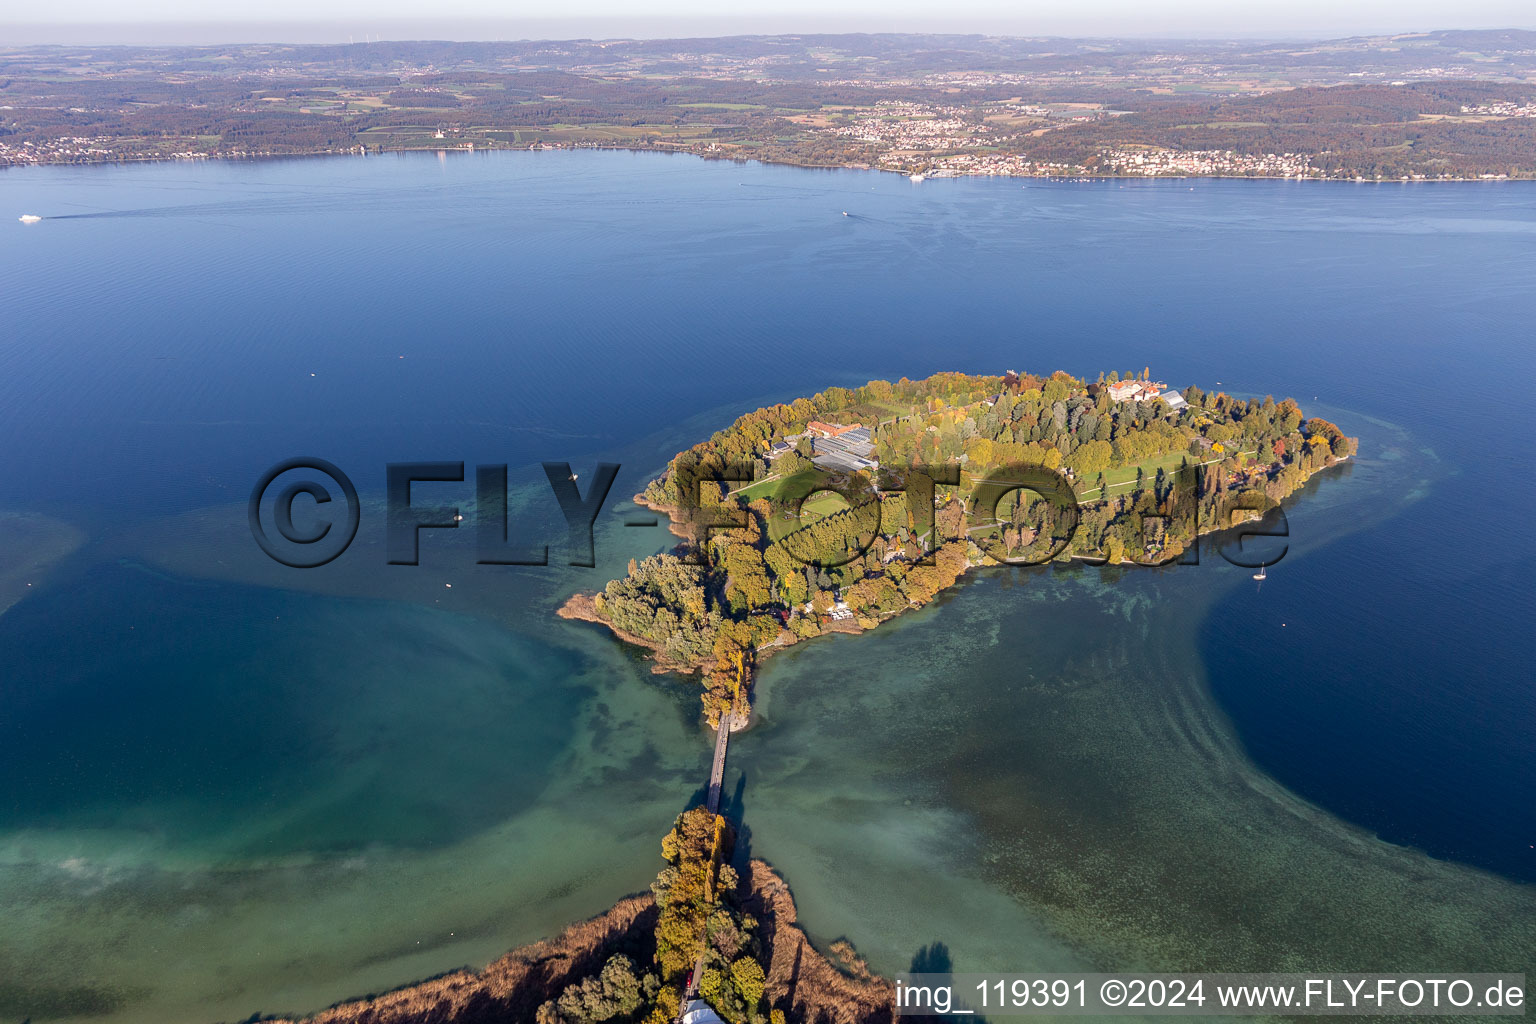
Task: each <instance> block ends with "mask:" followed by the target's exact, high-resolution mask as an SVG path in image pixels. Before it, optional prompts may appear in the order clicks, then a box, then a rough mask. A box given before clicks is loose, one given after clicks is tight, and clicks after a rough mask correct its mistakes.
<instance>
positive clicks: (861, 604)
mask: <svg viewBox="0 0 1536 1024" xmlns="http://www.w3.org/2000/svg"><path fill="white" fill-rule="evenodd" d="M1357 448H1358V441H1357V439H1356V438H1352V437H1348V436H1346V435H1345V434H1344V433H1343V431H1341V430H1340V429H1339V427H1338V426H1336V425H1335V424H1333V423H1331V422H1329V421H1328V420H1325V419H1322V418H1319V417H1311V418H1308V417H1307V416H1306V415H1305V414H1304V413H1303V412H1302V410H1301V407H1300V406H1299V405H1298V404H1297V403H1296V402H1295V401H1294V400H1292V399H1289V398H1287V399H1283V400H1280V401H1276V400H1275V399H1274V398H1272V397H1264V398H1248V399H1244V398H1237V397H1233V396H1231V395H1228V394H1226V393H1223V392H1219V391H1218V392H1207V391H1205V390H1203V389H1202V388H1200V387H1198V386H1193V385H1191V386H1189V387H1186V388H1184V389H1182V390H1178V389H1175V388H1171V387H1169V386H1168V385H1167V384H1165V383H1163V382H1162V381H1155V380H1153V379H1152V375H1151V372H1150V368H1143V369H1142V370H1141V371H1140V372H1139V373H1137V372H1128V373H1120V372H1110V373H1107V374H1100V375H1099V376H1098V378H1097V379H1095V380H1091V381H1090V380H1085V379H1081V378H1078V377H1074V376H1072V375H1071V374H1068V373H1066V372H1063V371H1057V372H1055V373H1052V374H1049V375H1048V376H1037V375H1034V374H1020V373H1016V372H1013V371H1009V372H1007V373H1004V374H1001V375H995V376H988V375H970V374H965V373H958V372H946V373H938V374H935V375H933V376H931V377H928V378H927V379H925V380H915V381H914V380H908V379H906V378H902V379H901V380H899V381H896V382H894V383H893V382H890V381H870V382H869V383H868V384H865V385H864V386H862V387H859V388H855V389H850V388H842V387H834V388H828V389H827V390H825V391H822V392H820V393H818V394H815V395H812V396H810V397H809V398H797V399H795V400H794V401H793V402H789V403H781V404H778V405H774V406H772V407H769V408H762V409H757V410H755V411H753V412H750V413H746V414H744V415H742V416H740V417H738V418H737V419H736V421H735V422H734V423H732V424H731V425H730V426H728V427H726V428H725V429H723V430H721V431H719V432H717V433H716V434H714V435H713V436H712V437H710V438H709V439H708V440H707V441H702V442H700V443H698V444H696V445H694V446H693V447H691V448H689V449H687V450H686V451H683V452H679V453H678V454H677V455H675V456H674V457H673V458H672V460H671V461H670V462H669V464H668V466H667V469H666V471H665V472H664V473H663V474H662V475H661V476H660V477H658V478H657V479H656V480H653V481H652V482H651V483H650V484H649V486H647V488H646V489H645V492H644V493H643V494H640V495H637V496H636V501H637V502H639V503H641V504H644V505H646V506H649V507H650V508H653V509H655V510H657V511H660V512H665V513H666V514H667V515H668V516H669V517H670V520H671V524H672V529H673V532H674V533H675V534H677V535H678V536H679V537H680V538H681V542H680V543H679V544H678V545H677V547H676V548H674V549H673V550H672V551H667V552H662V553H659V554H656V555H652V556H651V557H649V558H646V559H644V560H643V561H631V562H630V564H629V571H628V573H627V574H626V575H625V576H624V577H623V578H622V579H617V580H613V581H612V582H610V583H608V584H607V586H606V587H604V588H603V589H602V590H601V591H600V592H597V593H581V594H576V595H575V596H573V597H572V598H571V599H570V600H569V601H567V602H566V604H565V605H564V606H563V607H562V608H561V609H560V614H561V615H562V616H564V617H566V618H572V619H582V620H586V621H590V622H595V623H599V624H601V625H603V626H605V627H607V628H608V629H610V630H612V631H613V633H614V634H615V635H617V636H618V637H620V638H621V639H623V640H625V641H627V642H629V643H631V644H635V645H637V646H640V647H643V648H645V649H646V650H647V651H648V656H649V657H650V658H652V659H653V661H654V664H655V666H656V669H657V670H658V671H672V672H677V673H680V674H691V675H696V676H697V677H698V678H700V679H701V681H702V684H703V697H702V699H703V705H704V713H705V717H706V719H707V720H708V721H709V722H710V724H711V725H718V724H719V723H720V722H721V721H722V719H726V718H728V719H729V721H730V723H731V728H739V727H741V726H743V725H745V723H746V722H747V721H748V720H749V718H750V710H751V708H750V699H751V686H750V679H751V672H752V667H753V666H754V665H756V663H757V662H759V661H760V660H761V659H763V658H765V657H767V656H769V655H771V654H772V653H774V652H775V651H778V650H782V649H784V648H787V647H789V646H792V645H794V644H797V643H800V642H802V641H806V640H811V639H814V638H816V637H818V636H823V635H827V634H829V633H857V632H863V631H865V630H869V629H873V628H875V627H877V626H878V625H880V623H882V622H885V621H888V620H890V619H892V618H894V617H895V616H897V615H900V614H901V613H902V612H905V611H908V610H910V609H914V608H921V607H923V606H924V605H926V604H928V603H929V602H931V601H932V600H933V599H934V598H935V597H936V596H937V595H938V594H940V593H942V592H943V591H945V590H946V589H948V588H949V587H951V586H953V585H954V584H955V582H956V581H957V580H958V579H959V578H960V577H961V576H963V575H965V574H966V573H967V572H970V571H971V570H972V569H976V568H979V567H984V566H1000V565H1009V564H1012V565H1023V566H1038V565H1043V564H1045V563H1047V562H1052V561H1058V562H1064V561H1083V562H1088V563H1092V564H1098V565H1108V566H1119V565H1130V564H1136V565H1147V566H1160V565H1170V564H1174V563H1177V562H1179V561H1180V560H1182V559H1184V557H1185V555H1186V552H1187V551H1188V549H1189V548H1190V547H1191V546H1192V545H1193V544H1195V543H1196V542H1197V538H1198V537H1199V536H1200V535H1202V534H1205V533H1211V532H1213V531H1217V530H1223V529H1228V528H1231V527H1233V526H1237V525H1241V524H1242V523H1243V522H1244V521H1245V520H1250V519H1256V518H1261V517H1262V516H1264V515H1265V514H1266V513H1267V512H1268V511H1269V510H1271V509H1273V508H1275V507H1276V506H1277V505H1278V503H1279V502H1280V501H1281V500H1282V499H1284V498H1285V497H1286V496H1287V495H1289V494H1291V493H1292V492H1294V491H1295V490H1296V489H1297V488H1299V487H1301V486H1302V484H1304V483H1305V482H1306V481H1307V480H1308V479H1309V478H1310V477H1311V476H1312V475H1313V474H1315V473H1317V472H1318V471H1320V470H1322V469H1326V468H1327V467H1330V466H1333V465H1335V464H1337V463H1338V462H1340V461H1341V460H1344V459H1348V458H1350V457H1351V456H1352V455H1354V454H1355V453H1356V451H1357Z"/></svg>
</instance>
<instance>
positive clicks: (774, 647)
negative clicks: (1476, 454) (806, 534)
mask: <svg viewBox="0 0 1536 1024" xmlns="http://www.w3.org/2000/svg"><path fill="white" fill-rule="evenodd" d="M1353 457H1354V456H1352V455H1343V456H1336V457H1335V459H1334V461H1333V462H1332V463H1331V464H1329V465H1327V466H1323V467H1321V468H1320V469H1317V470H1315V471H1314V472H1312V473H1311V474H1309V475H1308V476H1306V477H1304V478H1303V479H1302V480H1301V482H1300V484H1298V486H1297V488H1296V490H1295V491H1293V492H1292V494H1295V493H1297V492H1299V491H1300V490H1301V488H1302V487H1303V486H1305V485H1306V483H1307V482H1308V481H1310V480H1312V479H1314V478H1316V477H1318V476H1320V475H1321V474H1323V473H1325V472H1327V471H1328V470H1331V469H1334V468H1336V467H1338V466H1342V465H1344V464H1345V463H1347V462H1349V461H1350V459H1352V458H1353ZM1286 497H1290V495H1287V496H1286ZM631 500H632V501H634V503H635V504H636V505H640V506H642V507H644V508H648V509H650V510H652V511H653V512H663V513H666V515H667V517H668V519H669V524H668V528H669V530H670V531H671V532H672V534H673V535H674V536H677V537H680V538H682V539H684V540H686V539H688V537H687V534H686V533H685V532H684V531H682V530H681V529H679V526H678V524H679V523H680V522H681V519H680V517H679V516H678V515H677V514H676V513H677V509H675V508H673V507H671V506H668V505H662V504H658V503H652V502H650V501H648V500H646V498H645V496H644V494H637V495H635V496H634V497H633V498H632V499H631ZM1081 507H1086V506H1081ZM1242 525H1243V524H1233V525H1228V526H1219V525H1213V524H1205V525H1201V526H1197V527H1196V528H1195V538H1196V540H1198V539H1199V538H1201V537H1209V536H1214V535H1216V534H1219V533H1223V532H1225V531H1227V530H1232V529H1238V528H1239V527H1240V526H1242ZM957 539H958V538H957ZM966 540H967V542H970V538H969V537H968V536H967V537H966ZM675 547H676V546H674V550H675ZM1185 550H1187V549H1185ZM1183 557H1184V550H1181V551H1180V552H1179V553H1178V554H1175V555H1173V556H1171V557H1169V558H1168V559H1167V560H1166V561H1163V562H1159V563H1157V564H1147V563H1143V562H1138V561H1135V560H1134V559H1130V558H1124V559H1121V560H1120V561H1118V562H1111V561H1110V560H1109V559H1108V558H1100V557H1097V556H1094V555H1086V554H1069V555H1065V557H1063V556H1059V555H1058V556H1057V557H1054V558H1050V559H1047V560H1046V561H1044V562H1030V563H1017V562H999V561H996V560H993V559H989V560H987V561H982V562H970V561H967V562H966V565H965V568H964V569H962V570H961V571H960V573H959V574H958V575H957V576H956V578H955V583H956V584H957V583H959V581H960V580H963V579H965V578H966V577H967V576H969V575H970V574H971V573H972V572H973V571H974V570H977V569H1007V568H1014V569H1032V568H1039V567H1043V566H1048V565H1051V564H1052V563H1054V562H1058V561H1063V562H1067V563H1072V564H1077V565H1084V566H1089V567H1092V568H1103V569H1165V568H1168V567H1169V566H1174V565H1178V564H1180V559H1182V558H1183ZM954 586H955V584H951V585H950V586H948V587H945V588H944V589H943V590H940V591H939V592H938V593H937V594H935V595H934V596H933V599H932V600H930V601H926V602H924V603H922V604H915V603H914V604H909V605H908V606H907V607H905V608H901V609H898V610H897V611H894V612H891V613H889V614H886V615H881V616H865V618H866V619H872V620H873V625H864V624H863V623H861V622H859V621H858V618H857V617H855V618H852V619H832V620H831V621H829V622H828V623H826V624H825V625H824V626H823V627H822V632H820V633H818V634H817V635H815V636H809V637H800V636H795V635H794V634H793V633H788V631H787V630H784V631H781V632H780V634H779V638H778V639H776V640H774V641H773V642H772V643H771V644H767V645H764V646H762V647H759V648H758V649H757V650H756V651H755V652H754V658H755V660H756V661H757V662H762V661H764V660H766V659H767V658H769V657H771V656H772V655H774V654H775V653H777V652H779V651H784V650H788V649H789V648H790V647H794V646H798V645H799V644H802V643H808V642H810V641H814V640H819V639H821V638H822V637H825V636H830V635H844V636H848V635H852V636H859V635H862V634H864V633H868V632H872V631H873V630H875V629H878V628H879V627H880V626H883V625H885V624H886V623H887V622H891V621H892V620H894V619H898V618H900V617H901V616H903V615H906V614H908V613H909V612H914V611H918V610H920V609H923V608H926V607H928V605H929V604H932V603H933V600H937V599H938V598H939V597H940V596H942V595H944V594H946V593H948V592H949V591H950V590H951V589H953V587H954ZM601 593H602V591H601V590H597V591H585V590H579V591H577V592H576V593H574V594H572V595H571V596H570V597H568V598H566V600H565V601H564V602H562V603H561V605H560V607H559V608H557V609H556V610H555V615H556V616H558V617H559V618H562V619H568V620H571V621H575V622H586V623H591V624H592V625H595V626H600V627H602V628H603V629H606V630H607V631H608V632H609V633H610V634H612V635H613V636H614V637H616V638H618V639H619V640H622V641H623V642H624V643H627V644H630V645H632V646H635V647H638V648H641V649H643V650H645V651H648V652H649V654H648V655H647V656H646V657H647V659H648V660H650V661H651V662H652V665H651V672H652V674H653V675H665V674H667V673H677V674H679V675H694V674H701V673H702V674H704V675H706V676H707V675H708V673H709V672H710V671H712V670H713V668H714V665H715V663H714V661H713V660H705V661H700V662H697V663H694V664H686V663H683V662H678V661H675V660H673V659H671V658H668V657H666V656H664V655H663V654H662V653H661V650H660V647H659V646H658V645H657V644H656V643H655V642H653V641H651V640H647V639H646V638H644V637H641V636H638V635H636V634H634V633H630V632H627V631H625V630H623V629H620V628H619V627H617V626H615V625H614V624H613V623H612V622H611V621H609V620H608V619H607V618H605V617H604V616H603V615H602V614H601V613H600V612H599V611H598V610H597V607H596V604H595V601H594V599H595V598H596V597H597V596H598V595H599V594H601ZM786 633H788V635H789V636H790V637H792V638H793V639H791V640H789V641H787V642H785V641H784V639H783V638H784V636H785V634H786Z"/></svg>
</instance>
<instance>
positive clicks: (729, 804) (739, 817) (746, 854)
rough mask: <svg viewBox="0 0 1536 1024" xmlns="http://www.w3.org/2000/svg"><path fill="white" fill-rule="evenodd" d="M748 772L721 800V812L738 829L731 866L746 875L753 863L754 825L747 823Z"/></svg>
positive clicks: (744, 773)
mask: <svg viewBox="0 0 1536 1024" xmlns="http://www.w3.org/2000/svg"><path fill="white" fill-rule="evenodd" d="M746 791H747V773H746V772H742V773H741V777H740V778H738V779H737V780H736V789H735V791H734V792H732V793H730V794H729V795H726V796H723V797H722V798H721V801H720V813H721V814H722V815H724V816H725V820H726V821H728V822H730V823H731V827H732V828H733V829H735V830H736V846H735V849H734V850H733V851H732V853H731V866H732V867H734V868H735V869H736V870H737V872H738V873H740V874H741V875H742V877H746V874H747V871H748V870H749V867H750V865H751V863H752V826H750V825H748V824H747V809H746V799H745V796H746Z"/></svg>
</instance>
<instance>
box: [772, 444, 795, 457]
mask: <svg viewBox="0 0 1536 1024" xmlns="http://www.w3.org/2000/svg"><path fill="white" fill-rule="evenodd" d="M794 447H795V446H794V445H792V444H790V443H789V442H788V441H775V442H774V443H773V444H771V445H769V446H768V460H769V461H770V462H772V461H773V460H774V459H776V458H778V457H779V456H781V455H784V454H786V453H787V452H789V451H792V450H793V449H794Z"/></svg>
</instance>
